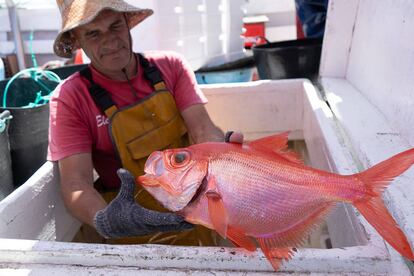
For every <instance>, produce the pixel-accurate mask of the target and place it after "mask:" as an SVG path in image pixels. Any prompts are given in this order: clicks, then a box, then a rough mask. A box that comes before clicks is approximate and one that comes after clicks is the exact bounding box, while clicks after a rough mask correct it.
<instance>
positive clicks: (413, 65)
mask: <svg viewBox="0 0 414 276" xmlns="http://www.w3.org/2000/svg"><path fill="white" fill-rule="evenodd" d="M413 37H414V2H413V1H407V0H397V1H396V0H383V1H375V0H369V1H368V0H365V1H361V4H360V7H359V12H358V18H357V24H356V28H355V32H354V39H353V45H352V51H351V55H350V59H349V68H348V73H347V79H348V80H349V82H350V83H352V85H354V86H355V87H356V88H357V89H358V90H359V91H361V93H362V94H363V95H364V96H365V97H366V98H367V99H369V101H370V102H371V103H373V104H374V105H375V106H377V107H378V108H379V109H380V111H381V113H383V114H384V116H385V118H386V120H387V121H388V122H389V125H390V126H391V127H392V128H393V130H394V131H396V132H398V133H401V135H402V138H403V139H405V140H407V141H408V142H409V143H410V145H411V146H414V128H413V127H412V126H413V125H414V113H413V107H414V93H413V87H414V78H413V74H414V51H413V47H412V41H413Z"/></svg>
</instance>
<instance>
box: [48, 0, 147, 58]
mask: <svg viewBox="0 0 414 276" xmlns="http://www.w3.org/2000/svg"><path fill="white" fill-rule="evenodd" d="M56 2H57V5H58V6H59V10H60V14H61V16H62V30H61V31H60V32H59V34H58V35H57V37H56V39H55V43H54V45H53V50H54V51H55V54H56V55H58V56H60V57H64V58H70V57H72V56H73V53H74V50H76V49H75V46H74V41H73V40H72V39H71V37H70V34H69V31H70V30H73V29H74V28H76V27H79V26H82V25H85V24H88V23H90V22H91V21H93V20H94V19H95V17H96V16H97V15H98V14H99V13H100V12H101V11H103V10H113V11H117V12H123V13H125V14H126V16H127V19H128V25H129V27H130V28H131V29H132V28H133V27H135V26H136V25H137V24H138V23H140V22H141V21H143V20H144V19H145V18H147V17H148V16H150V15H152V14H153V11H152V10H151V9H140V8H137V7H134V6H132V5H130V4H128V3H126V2H125V1H122V0H56Z"/></svg>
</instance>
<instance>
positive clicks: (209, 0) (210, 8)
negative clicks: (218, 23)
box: [205, 0, 222, 15]
mask: <svg viewBox="0 0 414 276" xmlns="http://www.w3.org/2000/svg"><path fill="white" fill-rule="evenodd" d="M221 2H222V0H205V5H206V13H207V14H209V15H210V14H213V15H214V14H221V9H220V5H221Z"/></svg>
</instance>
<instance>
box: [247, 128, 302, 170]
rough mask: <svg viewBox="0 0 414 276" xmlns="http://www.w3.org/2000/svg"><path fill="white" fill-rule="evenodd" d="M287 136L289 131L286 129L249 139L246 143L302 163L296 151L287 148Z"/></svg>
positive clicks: (259, 149) (254, 147) (256, 148)
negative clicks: (274, 133)
mask: <svg viewBox="0 0 414 276" xmlns="http://www.w3.org/2000/svg"><path fill="white" fill-rule="evenodd" d="M288 136H289V132H288V131H286V132H283V133H280V134H277V135H271V136H267V137H263V138H260V139H257V140H254V141H251V142H249V143H248V145H249V146H250V147H251V148H253V149H255V150H258V151H262V152H267V153H270V152H272V153H276V154H277V155H278V157H282V158H283V159H285V160H287V161H290V162H293V163H296V164H303V161H302V160H301V158H300V157H299V155H298V154H297V153H295V152H293V151H290V150H288Z"/></svg>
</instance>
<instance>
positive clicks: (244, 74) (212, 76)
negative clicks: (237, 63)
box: [195, 68, 253, 84]
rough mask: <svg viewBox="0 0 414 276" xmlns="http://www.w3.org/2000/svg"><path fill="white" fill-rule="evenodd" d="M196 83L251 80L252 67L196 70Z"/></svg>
mask: <svg viewBox="0 0 414 276" xmlns="http://www.w3.org/2000/svg"><path fill="white" fill-rule="evenodd" d="M195 75H196V79H197V83H198V84H212V83H227V82H247V81H251V80H252V76H253V68H245V69H236V70H229V71H218V72H202V73H197V72H196V74H195Z"/></svg>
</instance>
